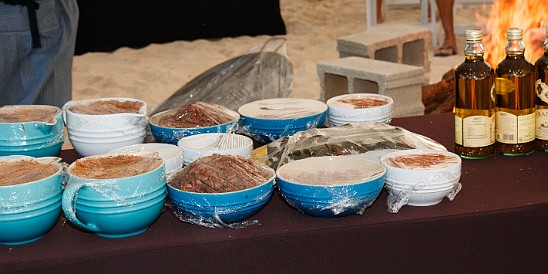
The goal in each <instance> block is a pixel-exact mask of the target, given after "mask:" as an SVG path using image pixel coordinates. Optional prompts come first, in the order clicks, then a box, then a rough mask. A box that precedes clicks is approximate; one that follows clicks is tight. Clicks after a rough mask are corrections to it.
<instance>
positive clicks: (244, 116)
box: [238, 98, 328, 121]
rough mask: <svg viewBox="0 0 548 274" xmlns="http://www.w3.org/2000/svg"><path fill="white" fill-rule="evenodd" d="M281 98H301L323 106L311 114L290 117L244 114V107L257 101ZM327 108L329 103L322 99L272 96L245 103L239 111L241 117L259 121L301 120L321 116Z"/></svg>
mask: <svg viewBox="0 0 548 274" xmlns="http://www.w3.org/2000/svg"><path fill="white" fill-rule="evenodd" d="M279 99H288V100H300V101H308V102H313V103H318V106H322V108H321V109H318V110H317V111H315V112H313V113H311V114H309V115H305V116H297V117H288V118H279V117H255V116H251V115H245V114H242V111H243V110H242V108H244V110H245V108H246V107H248V106H249V105H251V104H255V103H257V102H262V101H268V100H279ZM327 109H328V107H327V104H325V103H324V102H322V101H319V100H315V99H307V98H271V99H263V100H258V101H253V102H250V103H247V104H245V105H243V106H241V107H239V108H238V113H239V114H240V117H242V118H245V119H249V120H257V121H295V120H299V119H309V118H311V117H314V116H321V115H322V114H326V113H327Z"/></svg>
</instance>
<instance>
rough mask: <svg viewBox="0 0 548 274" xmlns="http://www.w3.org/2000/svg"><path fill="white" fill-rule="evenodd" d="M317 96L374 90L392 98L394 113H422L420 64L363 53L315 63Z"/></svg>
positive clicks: (325, 98) (422, 78)
mask: <svg viewBox="0 0 548 274" xmlns="http://www.w3.org/2000/svg"><path fill="white" fill-rule="evenodd" d="M317 72H318V77H319V78H320V88H321V90H320V99H321V100H323V101H327V100H328V99H329V98H331V97H334V96H337V95H342V94H347V93H377V94H382V95H387V96H390V97H392V99H394V114H393V117H405V116H415V115H422V114H424V105H423V103H422V99H421V97H422V85H423V83H424V70H423V69H422V67H417V66H411V65H404V64H398V63H392V62H386V61H380V60H375V59H369V58H362V57H345V58H341V59H335V60H329V61H322V62H319V63H318V64H317Z"/></svg>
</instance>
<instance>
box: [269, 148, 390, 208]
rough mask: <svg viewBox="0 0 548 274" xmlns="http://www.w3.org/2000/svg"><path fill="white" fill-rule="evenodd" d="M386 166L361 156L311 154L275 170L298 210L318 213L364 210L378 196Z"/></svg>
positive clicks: (285, 194)
mask: <svg viewBox="0 0 548 274" xmlns="http://www.w3.org/2000/svg"><path fill="white" fill-rule="evenodd" d="M385 174H386V168H385V167H384V166H383V165H381V164H380V163H376V162H373V161H370V160H366V159H364V158H360V157H358V156H324V157H311V158H306V159H302V160H296V161H293V162H290V163H287V164H285V165H283V166H281V167H280V168H278V170H277V171H276V182H277V184H278V188H279V190H280V194H281V195H282V197H283V198H284V199H285V200H286V201H287V203H288V204H289V205H290V206H292V207H294V208H296V209H297V210H298V211H300V212H302V213H305V214H308V215H312V216H317V217H342V216H347V215H351V214H362V213H363V212H364V211H365V209H366V208H367V207H369V206H370V205H371V204H372V203H373V202H374V201H375V199H376V198H377V197H378V196H379V194H380V193H381V191H382V188H383V185H384V177H385Z"/></svg>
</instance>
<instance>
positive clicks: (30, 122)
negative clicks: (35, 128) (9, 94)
mask: <svg viewBox="0 0 548 274" xmlns="http://www.w3.org/2000/svg"><path fill="white" fill-rule="evenodd" d="M4 107H15V108H30V107H43V108H53V109H56V110H57V113H56V114H55V115H54V116H53V117H55V118H54V122H51V123H48V122H44V121H27V122H11V123H10V122H0V125H1V124H5V125H15V124H20V125H29V124H45V125H50V126H53V125H56V124H57V123H59V122H60V121H59V118H60V117H62V115H63V110H62V109H60V108H58V107H56V106H49V105H8V106H3V107H1V108H4ZM61 122H62V120H61Z"/></svg>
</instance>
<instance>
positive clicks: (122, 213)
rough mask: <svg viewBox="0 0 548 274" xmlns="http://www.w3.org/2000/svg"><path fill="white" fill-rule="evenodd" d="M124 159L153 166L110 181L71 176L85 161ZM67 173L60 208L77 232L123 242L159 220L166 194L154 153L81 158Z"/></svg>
mask: <svg viewBox="0 0 548 274" xmlns="http://www.w3.org/2000/svg"><path fill="white" fill-rule="evenodd" d="M124 155H128V156H140V157H151V158H150V159H154V165H157V166H156V167H154V166H152V168H153V169H152V170H150V171H148V172H143V173H140V174H137V175H134V176H129V177H123V178H113V179H94V178H84V177H81V176H77V175H75V174H74V172H73V169H74V167H75V166H76V165H77V164H85V161H92V162H91V164H93V161H110V160H109V159H114V157H118V156H124ZM78 161H84V162H80V163H78ZM88 164H89V163H88ZM67 173H68V178H69V179H68V183H67V185H66V187H65V191H64V193H63V199H62V208H63V211H64V213H65V216H66V217H67V219H68V220H69V221H70V222H71V223H73V224H74V225H76V226H77V227H79V228H81V229H84V230H87V231H90V232H93V233H95V234H97V235H99V236H103V237H107V238H123V237H129V236H133V235H137V234H140V233H143V232H145V231H146V230H147V229H148V227H149V226H150V225H151V224H152V223H154V221H155V220H156V219H157V218H158V217H159V216H160V213H161V210H162V208H163V206H164V200H165V197H166V195H167V194H166V192H165V186H166V178H165V175H164V162H163V160H162V158H160V157H159V156H158V153H157V152H152V151H140V152H134V153H119V154H101V155H95V156H89V157H84V158H82V159H79V160H77V161H76V162H74V163H72V164H71V165H70V166H69V167H68V169H67ZM151 196H152V197H151ZM80 197H81V198H82V199H81V202H79V199H80ZM143 205H146V206H143Z"/></svg>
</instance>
